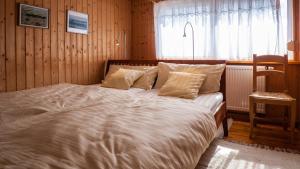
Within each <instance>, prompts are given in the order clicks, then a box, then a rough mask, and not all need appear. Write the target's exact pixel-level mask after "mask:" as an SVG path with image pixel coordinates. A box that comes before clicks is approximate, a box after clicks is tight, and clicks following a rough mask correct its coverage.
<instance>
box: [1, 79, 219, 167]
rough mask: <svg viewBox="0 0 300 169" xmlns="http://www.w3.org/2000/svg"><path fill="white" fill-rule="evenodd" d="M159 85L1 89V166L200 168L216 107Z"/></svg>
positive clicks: (210, 137) (213, 132)
mask: <svg viewBox="0 0 300 169" xmlns="http://www.w3.org/2000/svg"><path fill="white" fill-rule="evenodd" d="M153 92H155V91H153ZM153 92H145V91H144V90H140V89H131V90H129V91H126V90H117V89H107V88H101V87H99V86H98V85H94V86H81V85H71V84H60V85H55V86H52V87H45V88H38V89H32V90H27V91H20V92H12V93H3V94H0V168H18V169H23V168H28V169H29V168H30V169H41V168H47V169H71V168H72V169H98V168H99V169H107V168H108V169H110V168H112V169H116V168H122V169H131V168H144V169H160V168H167V169H194V167H195V166H196V164H197V162H198V160H199V159H200V156H201V155H202V153H203V152H204V151H205V150H206V149H207V147H208V146H209V144H210V142H211V141H212V140H213V138H214V136H215V134H216V131H217V129H216V123H215V120H214V116H213V114H212V113H211V107H210V106H205V105H203V106H201V105H199V104H197V103H195V102H197V100H196V101H195V102H194V101H188V100H186V99H178V98H171V97H161V96H156V95H155V94H154V93H153ZM199 102H201V101H199Z"/></svg>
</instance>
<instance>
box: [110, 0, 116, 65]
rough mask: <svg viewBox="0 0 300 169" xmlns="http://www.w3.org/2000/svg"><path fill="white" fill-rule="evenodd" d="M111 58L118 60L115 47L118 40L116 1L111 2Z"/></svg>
mask: <svg viewBox="0 0 300 169" xmlns="http://www.w3.org/2000/svg"><path fill="white" fill-rule="evenodd" d="M110 7H111V34H110V35H111V37H110V38H111V52H112V53H111V56H112V58H113V59H116V53H115V47H116V39H115V0H111V6H110Z"/></svg>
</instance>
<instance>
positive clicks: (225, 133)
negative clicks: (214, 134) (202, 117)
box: [222, 113, 228, 137]
mask: <svg viewBox="0 0 300 169" xmlns="http://www.w3.org/2000/svg"><path fill="white" fill-rule="evenodd" d="M222 124H223V131H224V137H228V122H227V113H226V117H225V118H224V120H223V123H222Z"/></svg>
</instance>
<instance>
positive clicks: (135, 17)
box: [131, 0, 156, 59]
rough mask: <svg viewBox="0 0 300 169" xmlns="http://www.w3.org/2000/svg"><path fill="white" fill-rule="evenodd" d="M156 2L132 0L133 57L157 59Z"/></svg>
mask: <svg viewBox="0 0 300 169" xmlns="http://www.w3.org/2000/svg"><path fill="white" fill-rule="evenodd" d="M153 8H154V4H153V2H151V1H149V0H135V1H133V2H132V32H134V34H132V55H131V56H132V58H134V59H155V58H156V53H155V32H154V11H153Z"/></svg>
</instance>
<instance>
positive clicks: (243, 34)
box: [154, 0, 292, 60]
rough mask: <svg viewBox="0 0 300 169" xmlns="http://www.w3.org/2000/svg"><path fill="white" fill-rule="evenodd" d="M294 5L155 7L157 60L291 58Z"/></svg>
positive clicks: (181, 3)
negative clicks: (289, 47)
mask: <svg viewBox="0 0 300 169" xmlns="http://www.w3.org/2000/svg"><path fill="white" fill-rule="evenodd" d="M289 1H292V0H169V1H162V2H159V3H157V4H155V6H154V13H155V14H154V15H155V39H156V55H157V56H158V57H159V58H160V59H192V55H193V45H192V43H193V41H192V29H191V26H190V25H187V27H186V37H183V34H184V26H185V24H186V23H187V22H190V23H191V25H192V26H193V28H194V34H195V36H194V37H195V50H194V53H195V54H194V55H195V59H226V60H249V59H251V58H252V55H253V54H254V53H256V54H280V55H283V54H285V53H287V42H288V41H289V40H291V39H290V38H291V37H292V36H291V35H290V33H291V32H292V31H291V30H290V28H291V26H288V25H291V24H290V22H291V20H290V19H288V18H289V17H288V16H290V15H289V13H288V12H291V10H288V6H289V4H291V2H289Z"/></svg>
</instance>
